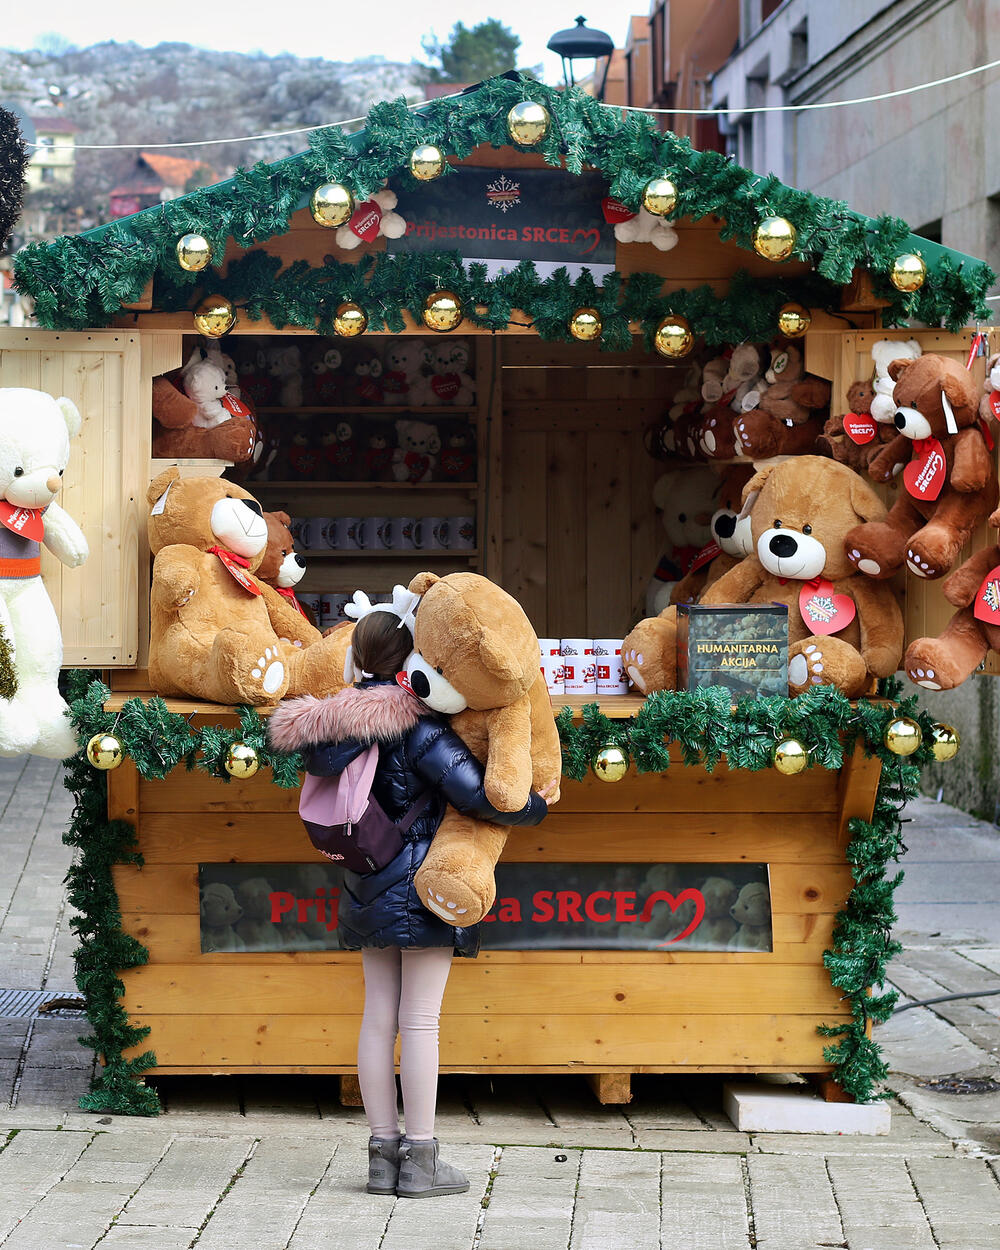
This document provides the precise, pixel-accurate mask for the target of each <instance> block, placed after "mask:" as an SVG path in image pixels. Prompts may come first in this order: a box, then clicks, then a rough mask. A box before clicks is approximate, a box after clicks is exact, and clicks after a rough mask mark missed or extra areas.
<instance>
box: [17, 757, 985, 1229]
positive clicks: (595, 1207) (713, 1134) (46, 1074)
mask: <svg viewBox="0 0 1000 1250" xmlns="http://www.w3.org/2000/svg"><path fill="white" fill-rule="evenodd" d="M69 809H70V800H69V796H68V795H67V794H66V792H65V791H64V790H63V789H62V787H61V784H60V778H59V775H58V769H57V768H56V767H55V766H54V765H51V764H49V763H47V762H46V761H41V760H33V759H32V760H28V761H25V760H2V761H0V857H2V858H0V1002H2V1001H3V997H4V991H5V990H29V991H30V990H45V991H49V992H59V991H65V992H67V993H70V994H72V993H73V992H74V991H73V979H72V958H71V955H72V934H71V933H70V932H69V927H68V922H69V914H68V909H67V906H66V904H65V899H64V893H63V886H62V878H63V874H64V873H65V869H66V865H67V863H68V859H69V852H68V850H67V849H66V848H65V847H63V846H62V844H61V841H60V836H59V835H60V832H61V830H62V828H63V827H64V826H65V823H66V820H67V817H68V814H69ZM911 815H912V817H913V822H912V824H910V825H909V826H908V827H907V830H908V836H907V841H908V843H909V846H910V850H909V852H908V855H907V858H906V860H905V865H904V866H905V867H906V868H907V873H908V876H907V881H906V882H905V883H904V886H903V887H902V890H901V892H900V896H899V897H900V906H899V914H900V936H901V938H902V940H903V941H904V944H905V950H904V953H903V955H902V956H901V957H900V959H898V960H897V961H896V962H895V963H894V965H893V969H892V980H893V982H894V984H895V985H896V986H897V987H898V988H899V989H900V990H901V992H902V994H903V996H904V997H903V998H902V1000H901V1003H902V1004H903V1005H905V1004H906V1003H907V1002H913V1001H917V1000H923V999H926V998H932V997H938V996H940V995H944V994H948V993H960V992H966V991H972V992H980V993H981V992H982V991H983V990H988V989H992V988H1000V922H998V919H997V916H996V915H995V914H994V911H995V909H993V908H991V907H989V906H987V905H986V903H987V901H989V900H992V899H996V898H997V896H998V894H1000V836H998V834H997V832H996V831H994V830H991V829H990V827H989V826H986V825H983V824H982V823H980V822H976V821H973V820H971V818H969V817H967V816H965V815H964V814H963V813H960V812H956V811H955V810H954V809H951V808H947V807H944V806H937V805H935V804H933V803H930V802H928V801H926V800H920V801H918V802H917V803H915V804H914V806H913V809H912V812H911ZM83 1029H84V1022H83V1021H82V1020H81V1019H80V1018H79V1017H73V1016H69V1015H66V1014H64V1013H60V1012H59V1011H58V1010H57V1011H55V1012H51V1011H50V1012H41V1013H36V1014H33V1015H28V1016H14V1017H6V1018H5V1017H3V1016H2V1015H0V1247H2V1250H53V1248H55V1247H71V1248H73V1250H90V1248H91V1247H96V1246H100V1247H102V1248H104V1247H107V1248H108V1250H112V1248H119V1250H124V1248H126V1247H128V1248H130V1250H174V1248H175V1247H177V1248H178V1250H181V1248H182V1247H190V1246H196V1247H198V1248H199V1250H232V1247H235V1246H238V1245H242V1244H244V1243H252V1244H253V1246H254V1248H255V1250H272V1248H273V1250H312V1248H313V1247H316V1248H317V1250H319V1248H320V1247H322V1250H340V1248H341V1247H343V1248H344V1250H376V1248H379V1250H424V1247H426V1248H427V1250H431V1248H432V1247H433V1250H466V1248H469V1250H511V1248H512V1247H516V1246H524V1247H526V1250H550V1248H551V1250H605V1248H607V1250H612V1248H613V1250H621V1248H622V1247H628V1248H629V1250H647V1248H648V1250H652V1248H654V1247H655V1248H659V1247H667V1246H669V1247H670V1250H731V1248H733V1250H735V1248H737V1247H738V1248H740V1250H747V1248H749V1247H754V1246H756V1247H763V1248H764V1250H807V1248H814V1247H821V1246H822V1247H840V1248H842V1250H924V1248H926V1250H996V1246H997V1244H998V1236H997V1232H996V1230H997V1228H1000V1093H998V1092H997V1091H996V1090H994V1088H993V1087H994V1086H995V1085H996V1086H997V1087H998V1088H1000V1081H998V1080H997V1079H995V1078H997V1077H998V1076H1000V1073H998V1064H997V1054H998V1050H1000V995H998V996H995V997H986V998H978V999H962V1000H958V1001H953V1002H948V1003H940V1004H937V1005H935V1006H934V1007H932V1008H928V1007H915V1008H913V1009H912V1010H907V1011H903V1012H899V1013H897V1015H895V1016H894V1017H893V1019H892V1020H891V1021H890V1022H889V1023H888V1024H887V1025H885V1026H883V1027H882V1029H881V1030H880V1033H879V1037H880V1040H881V1042H882V1043H883V1045H884V1047H885V1049H886V1052H887V1054H888V1056H889V1059H890V1062H891V1065H892V1069H893V1072H892V1078H891V1081H890V1084H891V1086H892V1088H893V1089H894V1090H895V1091H896V1093H897V1095H898V1097H897V1100H896V1101H894V1103H893V1123H892V1132H891V1133H890V1135H889V1136H888V1137H863V1138H851V1137H824V1136H813V1135H808V1136H805V1135H801V1136H800V1135H791V1134H752V1135H749V1134H745V1133H739V1132H736V1131H735V1130H734V1128H733V1126H732V1124H731V1123H730V1121H729V1120H728V1118H726V1117H725V1116H724V1115H723V1113H722V1110H721V1081H720V1080H719V1079H717V1078H708V1077H706V1078H700V1079H689V1078H685V1079H681V1078H667V1077H645V1078H636V1080H635V1082H634V1087H635V1099H634V1101H633V1102H632V1103H631V1104H630V1105H629V1106H627V1107H624V1108H614V1107H601V1106H599V1105H598V1104H597V1103H596V1101H595V1100H594V1098H593V1096H592V1095H591V1093H590V1091H589V1090H588V1089H587V1088H586V1087H585V1086H584V1084H583V1082H582V1081H581V1080H579V1079H578V1078H573V1077H569V1076H567V1077H564V1078H561V1077H560V1078H553V1077H547V1078H545V1079H544V1081H543V1080H541V1079H531V1078H514V1077H507V1078H494V1079H489V1078H458V1077H454V1078H446V1079H445V1080H444V1081H443V1082H442V1096H441V1109H440V1115H439V1120H438V1132H439V1135H440V1137H441V1138H442V1140H443V1141H444V1142H445V1143H446V1146H447V1155H448V1157H449V1159H451V1160H452V1161H454V1162H455V1163H457V1164H458V1165H459V1166H460V1167H462V1168H463V1169H464V1170H465V1171H466V1172H467V1173H468V1175H469V1176H470V1179H471V1180H472V1187H471V1189H470V1191H469V1193H468V1194H467V1195H462V1196H459V1197H453V1198H448V1199H441V1200H438V1201H435V1202H429V1203H428V1202H407V1201H406V1200H400V1201H396V1200H393V1199H387V1198H377V1197H372V1196H370V1195H368V1194H366V1193H365V1192H364V1191H363V1187H362V1182H363V1178H364V1168H365V1159H364V1145H365V1141H366V1136H367V1131H366V1129H365V1126H364V1121H363V1117H362V1116H361V1113H360V1111H359V1110H357V1109H353V1108H344V1107H342V1106H341V1105H340V1104H339V1101H338V1099H337V1086H336V1084H335V1082H334V1081H333V1080H330V1079H323V1078H309V1077H298V1078H296V1077H252V1078H251V1077H216V1078H198V1079H194V1078H191V1079H182V1078H174V1079H172V1080H167V1079H164V1080H161V1081H160V1083H159V1086H158V1088H159V1089H160V1092H161V1095H162V1097H163V1100H164V1103H165V1107H166V1110H165V1113H164V1114H163V1115H162V1116H160V1117H158V1118H154V1119H132V1118H127V1117H117V1116H101V1115H96V1114H92V1113H88V1112H83V1111H80V1110H79V1109H78V1107H77V1099H78V1098H79V1095H80V1094H81V1093H82V1092H83V1091H84V1090H85V1089H86V1087H87V1082H88V1079H89V1073H90V1067H89V1054H88V1052H86V1051H85V1050H83V1049H82V1048H81V1047H80V1046H79V1045H78V1043H77V1041H76V1038H77V1036H78V1035H79V1034H80V1033H81V1032H82V1031H83ZM956 1090H958V1091H966V1092H953V1091H956Z"/></svg>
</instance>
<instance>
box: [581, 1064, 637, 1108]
mask: <svg viewBox="0 0 1000 1250" xmlns="http://www.w3.org/2000/svg"><path fill="white" fill-rule="evenodd" d="M587 1080H588V1082H589V1083H590V1088H591V1089H592V1090H593V1091H594V1093H595V1094H596V1095H597V1101H598V1102H599V1103H601V1104H602V1105H603V1106H605V1107H606V1106H608V1105H609V1104H613V1103H617V1104H621V1105H624V1104H625V1103H629V1102H631V1101H632V1073H631V1072H588V1073H587Z"/></svg>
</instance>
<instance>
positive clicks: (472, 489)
mask: <svg viewBox="0 0 1000 1250" xmlns="http://www.w3.org/2000/svg"><path fill="white" fill-rule="evenodd" d="M247 486H248V488H249V487H251V486H252V487H253V488H254V489H255V490H257V489H260V488H261V487H266V488H267V489H269V490H270V489H274V490H316V491H319V490H329V491H334V492H350V491H362V490H371V489H372V488H373V487H377V488H378V489H379V490H380V491H383V490H384V491H393V492H397V491H398V492H399V493H400V494H404V495H405V494H407V493H408V492H410V491H428V492H430V493H431V494H435V495H443V494H452V493H454V494H458V495H474V494H476V492H477V491H478V489H479V487H478V485H477V484H476V483H475V482H314V481H302V482H295V481H273V482H272V481H261V482H253V481H251V482H248V483H247Z"/></svg>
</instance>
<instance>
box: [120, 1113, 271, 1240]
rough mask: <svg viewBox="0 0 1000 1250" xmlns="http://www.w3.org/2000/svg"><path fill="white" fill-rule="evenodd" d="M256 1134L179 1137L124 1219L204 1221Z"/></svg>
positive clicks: (194, 1223)
mask: <svg viewBox="0 0 1000 1250" xmlns="http://www.w3.org/2000/svg"><path fill="white" fill-rule="evenodd" d="M252 1146H253V1138H252V1137H250V1136H249V1135H247V1134H244V1135H243V1136H242V1137H188V1136H179V1137H176V1138H175V1139H174V1140H173V1141H172V1142H171V1143H170V1146H169V1148H168V1149H167V1151H166V1152H165V1153H164V1155H163V1157H162V1158H161V1159H160V1161H159V1162H158V1163H157V1164H156V1166H155V1167H154V1168H153V1170H152V1172H151V1173H150V1175H149V1178H148V1179H147V1180H146V1181H145V1183H144V1184H143V1185H142V1186H141V1187H140V1188H139V1190H138V1191H137V1192H136V1194H135V1196H134V1197H133V1198H132V1199H131V1201H130V1202H129V1203H128V1205H127V1206H126V1208H125V1210H124V1212H123V1213H122V1215H121V1217H120V1219H119V1221H118V1222H119V1224H165V1225H182V1226H185V1227H187V1226H194V1227H196V1228H197V1227H200V1225H201V1224H202V1222H203V1221H204V1219H205V1217H206V1216H207V1215H208V1213H209V1212H210V1211H211V1210H212V1208H213V1207H214V1206H215V1204H216V1203H217V1202H218V1200H219V1197H220V1195H221V1194H222V1191H223V1190H224V1189H225V1188H226V1186H227V1185H228V1184H229V1182H230V1181H231V1180H232V1179H233V1176H234V1174H235V1173H236V1171H237V1170H238V1169H239V1168H240V1167H241V1166H242V1165H243V1163H244V1162H245V1161H246V1158H247V1155H248V1154H249V1152H250V1150H251V1148H252Z"/></svg>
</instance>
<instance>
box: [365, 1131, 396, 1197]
mask: <svg viewBox="0 0 1000 1250" xmlns="http://www.w3.org/2000/svg"><path fill="white" fill-rule="evenodd" d="M399 1145H400V1142H399V1138H398V1137H396V1138H389V1139H388V1140H387V1139H385V1138H381V1137H369V1138H368V1192H369V1193H370V1194H391V1195H393V1196H395V1193H396V1178H397V1177H398V1176H399Z"/></svg>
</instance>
